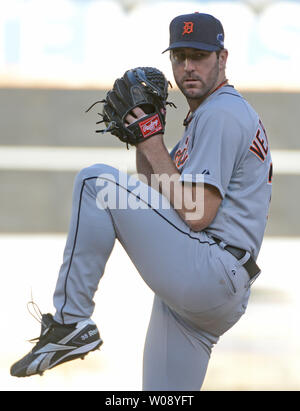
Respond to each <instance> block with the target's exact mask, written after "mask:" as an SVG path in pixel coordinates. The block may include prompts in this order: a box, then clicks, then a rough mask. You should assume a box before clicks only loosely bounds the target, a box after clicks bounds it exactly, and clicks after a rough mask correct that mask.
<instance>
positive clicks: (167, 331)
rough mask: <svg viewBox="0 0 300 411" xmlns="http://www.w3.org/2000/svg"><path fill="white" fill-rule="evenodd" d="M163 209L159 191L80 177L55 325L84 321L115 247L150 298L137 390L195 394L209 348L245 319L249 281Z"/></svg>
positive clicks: (98, 169) (108, 171) (120, 176)
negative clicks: (119, 246) (117, 245)
mask: <svg viewBox="0 0 300 411" xmlns="http://www.w3.org/2000/svg"><path fill="white" fill-rule="evenodd" d="M137 188H138V189H137ZM109 196H111V197H110V198H111V199H113V198H115V200H116V201H115V202H114V200H112V201H108V198H109ZM153 199H155V200H153ZM157 199H158V200H159V204H157ZM124 200H126V201H127V200H128V202H129V203H130V206H129V207H128V206H126V204H125V202H124ZM153 203H155V206H153ZM167 205H168V202H167V200H166V199H165V198H164V197H162V196H161V195H160V194H159V193H158V192H157V191H156V190H154V189H153V188H151V187H149V186H148V185H146V184H143V183H141V182H140V181H139V180H137V179H133V178H132V176H129V175H127V174H125V173H120V172H119V170H117V169H115V168H113V167H110V166H107V165H104V164H96V165H93V166H91V167H88V168H85V169H83V170H82V171H80V172H79V173H78V175H77V177H76V179H75V184H74V191H73V204H72V216H71V222H70V228H69V233H68V237H67V242H66V247H65V250H64V258H63V264H62V266H61V269H60V272H59V276H58V281H57V285H56V289H55V293H54V306H55V308H56V313H55V317H54V318H55V320H56V321H58V322H60V323H65V324H70V323H74V322H77V321H80V320H82V319H87V318H90V317H91V315H92V313H93V310H94V302H93V298H94V294H95V292H96V290H97V288H98V283H99V281H100V279H101V277H102V275H103V273H104V270H105V265H106V262H107V260H108V258H109V256H110V254H111V251H112V249H113V246H114V243H115V240H116V239H118V240H119V241H120V243H121V244H122V246H123V247H124V249H125V251H126V252H127V254H128V256H129V257H130V259H131V260H132V262H133V264H134V265H135V267H136V269H137V271H138V272H139V273H140V275H141V276H142V278H143V280H144V281H145V283H146V284H147V285H148V286H149V287H150V288H151V289H152V290H153V292H154V294H155V297H154V303H153V309H152V314H151V319H150V324H149V327H148V332H147V336H146V342H145V348H144V364H143V390H152V391H159V390H169V391H170V390H175V391H183V390H188V391H192V390H200V388H201V386H202V383H203V380H204V377H205V373H206V370H207V365H208V361H209V358H210V353H211V349H212V347H213V345H214V344H216V343H217V341H218V339H219V337H220V335H222V334H223V333H224V332H225V331H227V330H228V329H229V328H231V327H232V326H233V325H234V324H235V323H236V322H237V321H238V320H239V318H240V317H241V316H242V314H243V313H244V312H245V310H246V306H247V303H248V298H249V294H250V281H249V276H248V274H247V272H246V270H245V269H244V267H243V266H242V264H241V262H239V261H238V260H237V259H236V258H235V257H234V256H232V255H231V254H230V253H229V252H227V251H226V250H224V248H223V247H221V246H220V245H217V244H216V243H215V242H214V241H213V239H212V238H210V237H209V236H208V235H207V234H206V233H205V232H204V231H202V232H194V231H192V230H190V229H189V227H188V226H187V225H186V224H185V222H184V221H183V220H182V219H181V218H180V217H179V215H178V214H177V212H176V211H175V210H174V209H173V208H172V207H170V206H169V207H167ZM130 292H134V290H130ZM120 308H121V307H120Z"/></svg>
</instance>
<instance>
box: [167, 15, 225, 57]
mask: <svg viewBox="0 0 300 411" xmlns="http://www.w3.org/2000/svg"><path fill="white" fill-rule="evenodd" d="M180 47H190V48H194V49H199V50H207V51H218V50H222V49H223V48H224V30H223V26H222V24H221V22H220V21H219V20H218V19H216V18H215V17H213V16H211V15H210V14H204V13H192V14H183V15H181V16H177V17H175V18H174V19H173V20H172V21H171V23H170V45H169V47H168V48H167V49H166V50H165V51H163V53H165V52H166V51H168V50H172V49H176V48H180Z"/></svg>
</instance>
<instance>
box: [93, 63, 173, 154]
mask: <svg viewBox="0 0 300 411" xmlns="http://www.w3.org/2000/svg"><path fill="white" fill-rule="evenodd" d="M169 84H170V83H169V82H168V81H167V79H166V78H165V76H164V74H163V73H162V72H161V71H160V70H158V69H156V68H153V67H137V68H135V69H131V70H127V71H126V72H125V73H124V75H123V77H121V78H120V79H117V80H116V81H115V82H114V85H113V88H112V90H109V91H108V92H107V94H106V98H105V99H104V100H101V101H97V102H96V103H94V104H93V105H92V106H91V107H90V108H89V109H88V110H87V111H89V110H90V109H91V108H92V107H93V106H94V105H95V104H97V103H104V107H103V112H102V114H100V113H99V114H100V116H101V117H102V120H101V121H99V122H97V124H99V123H105V125H106V128H105V129H102V130H96V132H97V133H105V132H110V133H111V134H113V135H115V136H117V137H118V138H119V139H120V140H121V141H123V142H125V143H126V144H127V147H128V144H131V145H137V144H138V143H140V142H142V141H144V140H145V139H147V138H150V137H152V136H154V135H156V134H163V133H164V128H165V123H166V120H165V116H166V105H168V104H169V105H172V106H173V107H176V106H175V105H174V104H173V103H170V102H168V101H167V97H168V86H169ZM136 107H140V108H141V109H142V110H143V111H144V112H145V113H146V117H141V118H139V119H137V120H136V121H135V122H134V123H131V124H129V125H128V124H127V123H126V121H125V119H126V117H127V116H128V114H130V113H132V110H133V109H134V108H136Z"/></svg>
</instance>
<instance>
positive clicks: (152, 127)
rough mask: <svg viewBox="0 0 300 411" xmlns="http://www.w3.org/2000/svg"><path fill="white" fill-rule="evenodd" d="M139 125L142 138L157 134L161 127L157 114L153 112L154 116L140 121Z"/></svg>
mask: <svg viewBox="0 0 300 411" xmlns="http://www.w3.org/2000/svg"><path fill="white" fill-rule="evenodd" d="M139 126H140V129H141V131H142V134H143V137H144V138H147V137H150V136H152V135H154V134H157V133H159V132H160V131H161V130H162V129H163V128H162V125H161V122H160V120H159V117H158V114H155V116H152V117H150V118H149V119H147V120H144V121H141V122H140V123H139Z"/></svg>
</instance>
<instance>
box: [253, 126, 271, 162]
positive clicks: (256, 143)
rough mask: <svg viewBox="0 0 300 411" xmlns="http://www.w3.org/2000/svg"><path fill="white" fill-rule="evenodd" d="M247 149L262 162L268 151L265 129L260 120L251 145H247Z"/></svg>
mask: <svg viewBox="0 0 300 411" xmlns="http://www.w3.org/2000/svg"><path fill="white" fill-rule="evenodd" d="M249 150H250V151H252V153H254V154H255V155H256V156H257V157H258V158H259V159H260V160H261V161H262V162H264V161H265V159H266V157H267V154H268V151H269V144H268V138H267V134H266V130H265V128H264V126H263V124H262V122H261V121H260V120H259V128H258V130H257V133H256V135H255V138H254V140H253V141H252V144H251V146H250V147H249Z"/></svg>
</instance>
